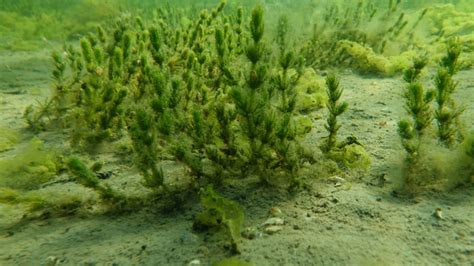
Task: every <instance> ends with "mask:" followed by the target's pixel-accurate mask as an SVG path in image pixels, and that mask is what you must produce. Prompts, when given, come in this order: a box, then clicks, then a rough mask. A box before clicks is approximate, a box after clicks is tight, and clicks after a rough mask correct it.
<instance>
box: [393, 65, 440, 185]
mask: <svg viewBox="0 0 474 266" xmlns="http://www.w3.org/2000/svg"><path fill="white" fill-rule="evenodd" d="M426 64H427V58H426V57H420V58H418V59H417V60H416V61H415V62H414V63H413V66H412V67H411V68H408V69H406V70H405V72H404V76H403V78H404V80H405V81H406V82H407V83H408V85H407V86H406V88H405V91H404V94H403V96H404V98H405V110H406V111H407V113H408V114H409V115H410V116H411V119H410V120H408V119H402V120H401V121H400V122H399V123H398V134H399V136H400V137H401V140H402V145H403V148H404V149H405V151H406V152H407V154H408V156H407V158H406V166H405V167H406V173H405V178H406V179H405V184H406V185H407V187H412V186H414V182H415V180H414V178H415V175H416V174H417V172H418V171H420V169H419V165H418V164H419V156H420V145H421V143H422V141H423V140H422V138H423V137H424V133H425V130H426V129H427V128H428V127H429V126H430V125H431V122H432V119H433V115H432V109H431V102H432V101H433V99H434V97H435V92H434V91H433V90H425V88H424V86H423V85H422V83H421V82H420V75H421V72H422V70H423V69H424V67H425V66H426Z"/></svg>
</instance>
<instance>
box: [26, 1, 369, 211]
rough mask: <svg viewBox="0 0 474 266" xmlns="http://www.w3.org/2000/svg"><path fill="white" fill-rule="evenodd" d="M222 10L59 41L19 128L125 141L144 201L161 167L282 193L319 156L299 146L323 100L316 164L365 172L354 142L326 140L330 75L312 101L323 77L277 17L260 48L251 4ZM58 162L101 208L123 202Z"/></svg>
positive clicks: (142, 21)
mask: <svg viewBox="0 0 474 266" xmlns="http://www.w3.org/2000/svg"><path fill="white" fill-rule="evenodd" d="M225 6H226V2H225V1H222V2H220V3H219V4H218V5H217V6H215V7H213V8H212V9H210V10H203V11H201V12H200V13H198V15H197V16H196V17H195V19H179V20H178V19H176V17H177V16H178V15H179V14H181V13H179V12H180V11H178V10H175V9H172V8H171V9H169V10H164V9H159V11H158V12H156V14H155V15H154V17H153V18H152V19H151V20H148V19H147V18H145V17H138V16H137V17H132V16H130V15H129V14H128V15H127V14H125V15H123V16H121V17H119V18H118V19H117V20H116V21H115V22H114V23H112V24H109V25H104V26H100V27H97V29H96V31H95V33H91V34H89V35H87V36H86V37H83V38H82V39H81V40H80V41H79V46H78V47H75V46H72V45H68V46H65V47H64V51H63V52H57V53H54V54H53V56H52V59H53V62H54V69H53V78H54V79H53V94H52V96H51V97H50V98H49V99H48V100H47V101H46V103H45V104H43V105H39V106H36V107H30V108H29V109H28V110H27V112H26V114H25V117H26V119H27V121H28V122H29V124H30V126H31V128H33V129H36V130H60V131H61V132H63V133H65V135H66V136H68V137H69V140H70V144H71V145H72V147H73V148H74V149H75V150H76V151H87V152H93V153H97V152H100V149H99V148H100V147H107V148H108V149H111V150H114V149H118V148H117V147H116V144H115V143H116V141H118V140H121V143H129V146H130V147H127V151H133V160H128V161H129V162H133V163H134V166H135V167H136V169H137V170H138V172H139V173H140V174H141V175H142V176H143V181H144V182H143V185H144V186H145V187H147V188H150V189H151V190H152V193H151V194H153V195H154V197H162V196H163V197H166V195H170V194H173V193H174V192H173V191H175V190H176V189H175V187H174V185H176V184H173V183H174V182H173V181H172V177H168V176H166V175H168V173H169V171H165V170H166V169H164V168H163V166H164V165H165V164H166V161H173V162H174V163H176V164H177V165H180V166H183V168H184V169H185V172H186V173H187V174H188V175H187V176H186V177H187V179H186V180H187V181H186V182H188V184H180V185H183V186H184V187H186V188H188V189H194V190H197V189H199V188H202V187H206V186H207V185H208V184H213V185H214V186H216V187H219V186H222V184H223V183H224V181H225V180H231V179H237V178H255V179H256V180H258V181H260V183H261V184H264V185H267V186H269V185H278V186H283V187H286V188H288V189H292V188H298V187H299V185H300V184H301V182H302V179H301V176H302V174H301V171H300V170H302V168H303V165H304V163H305V162H315V161H317V160H319V159H321V160H325V159H326V158H315V155H314V154H313V152H312V151H311V150H310V148H307V147H305V146H304V145H303V144H302V142H303V140H304V138H305V136H306V135H307V134H308V133H309V132H310V131H311V130H312V128H313V121H312V120H311V118H310V117H311V116H310V115H309V112H311V111H313V110H316V109H318V108H320V107H322V106H324V105H325V103H326V101H329V102H328V107H329V110H330V118H329V119H328V125H327V128H328V130H329V133H330V136H329V138H328V139H327V141H326V142H325V144H324V146H326V149H325V150H326V151H327V153H328V154H329V153H330V154H332V155H331V156H328V158H330V159H332V160H335V161H337V162H338V163H339V165H340V166H341V167H342V168H344V167H345V168H358V167H360V168H367V167H368V165H369V164H370V157H369V156H368V154H367V153H366V152H365V149H364V148H363V146H361V145H360V144H359V143H358V141H357V139H355V138H354V137H349V138H347V139H346V140H344V141H340V142H339V141H337V138H336V134H337V130H338V128H339V127H340V125H339V124H338V123H337V122H336V117H337V116H338V115H340V114H342V113H343V112H344V111H345V109H346V108H347V104H344V103H343V104H340V103H339V102H338V100H339V97H340V94H341V93H342V90H340V88H338V87H337V86H336V87H334V85H335V84H334V83H335V77H334V78H333V79H332V80H333V82H330V81H328V82H329V83H328V84H329V85H331V90H329V91H328V94H327V95H324V94H323V92H322V91H323V88H324V85H323V78H321V77H320V76H318V74H316V72H315V71H314V70H313V69H305V68H304V60H303V59H302V57H301V56H299V55H298V52H297V50H296V48H295V47H294V46H293V45H291V42H290V35H289V33H290V30H289V27H290V26H289V21H288V20H287V19H285V17H282V18H280V21H279V23H278V27H277V31H276V33H277V34H276V36H275V37H276V39H277V42H276V43H275V45H272V43H270V42H268V38H270V37H269V36H268V34H267V31H266V30H265V23H264V11H263V8H262V7H261V6H256V7H255V8H254V9H253V10H252V12H251V14H250V18H249V19H246V18H245V16H244V9H242V8H236V9H234V10H229V11H228V12H224V9H225ZM176 12H178V13H179V14H178V13H176ZM245 23H247V26H246V25H245ZM331 77H332V76H331ZM326 98H330V99H329V100H327V99H326ZM333 120H334V121H333ZM100 144H106V145H100ZM127 159H130V158H127ZM68 165H69V168H70V171H71V173H73V175H74V176H76V178H77V180H78V182H79V183H81V184H83V185H84V186H86V187H88V188H91V189H93V190H95V191H97V192H98V193H99V195H101V198H102V199H103V200H104V201H110V202H114V201H119V202H122V203H123V204H125V205H127V204H128V203H127V202H128V201H129V199H128V198H127V199H122V196H121V195H120V194H118V195H116V194H115V193H116V191H115V190H113V189H111V188H110V187H107V186H105V185H104V184H102V183H103V182H98V180H97V178H95V177H94V173H93V172H91V171H90V169H88V168H87V167H85V166H84V165H83V164H81V163H80V161H77V160H70V161H69V162H68ZM147 195H148V193H147ZM170 198H171V197H170ZM179 201H180V200H179V199H177V201H176V202H179ZM134 202H135V201H134V199H132V203H133V204H135V203H134ZM137 202H138V201H137ZM122 203H120V204H122Z"/></svg>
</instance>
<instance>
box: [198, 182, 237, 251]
mask: <svg viewBox="0 0 474 266" xmlns="http://www.w3.org/2000/svg"><path fill="white" fill-rule="evenodd" d="M201 204H202V206H203V207H204V209H205V210H204V211H203V212H202V213H200V214H199V215H198V216H197V217H196V221H195V223H194V228H196V229H200V228H203V227H204V228H209V227H215V226H224V227H225V228H226V230H227V232H228V234H229V237H230V239H231V244H232V251H233V252H235V253H238V252H239V251H238V244H239V242H240V230H241V227H242V224H243V222H244V212H243V210H242V207H240V205H239V204H238V203H236V202H234V201H231V200H229V199H226V198H224V197H222V196H221V195H219V194H218V193H216V192H215V191H214V190H213V189H212V187H208V188H207V189H205V190H204V189H203V190H202V191H201Z"/></svg>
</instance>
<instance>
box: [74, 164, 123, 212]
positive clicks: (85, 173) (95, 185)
mask: <svg viewBox="0 0 474 266" xmlns="http://www.w3.org/2000/svg"><path fill="white" fill-rule="evenodd" d="M67 166H68V168H69V170H70V171H71V173H72V174H73V175H74V176H75V177H76V181H77V182H78V183H79V184H81V185H83V186H85V187H87V188H91V189H93V190H95V191H97V193H99V195H100V197H101V199H102V200H104V201H105V202H108V203H119V202H121V201H123V200H124V196H123V195H121V194H119V193H118V192H117V191H115V190H113V189H112V188H111V187H110V186H108V185H107V184H102V183H101V182H100V180H99V178H98V177H97V176H96V175H95V174H94V173H93V172H92V171H91V170H90V169H89V168H87V166H86V165H85V164H84V163H83V162H82V161H81V160H80V159H79V158H76V157H73V158H70V159H69V161H68V162H67Z"/></svg>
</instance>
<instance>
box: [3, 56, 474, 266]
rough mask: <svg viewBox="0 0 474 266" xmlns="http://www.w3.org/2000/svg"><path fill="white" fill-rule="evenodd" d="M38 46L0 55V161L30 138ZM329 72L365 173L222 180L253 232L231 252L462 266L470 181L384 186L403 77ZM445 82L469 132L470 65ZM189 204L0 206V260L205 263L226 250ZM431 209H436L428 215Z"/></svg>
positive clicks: (473, 196) (333, 261)
mask: <svg viewBox="0 0 474 266" xmlns="http://www.w3.org/2000/svg"><path fill="white" fill-rule="evenodd" d="M48 54H49V50H42V51H39V52H30V53H23V52H4V53H2V55H1V59H0V62H1V63H0V73H2V74H1V83H0V93H1V94H0V95H1V105H0V108H1V118H0V128H8V129H9V130H13V131H17V132H23V134H22V135H21V138H20V139H19V140H18V141H17V142H16V144H12V146H11V147H10V148H9V149H6V150H4V151H2V152H1V153H0V158H1V159H4V158H7V157H10V156H14V155H15V152H16V151H17V150H18V149H19V148H18V147H19V146H21V145H22V144H25V143H27V142H29V141H30V139H31V138H32V134H29V133H27V132H25V126H26V123H25V122H24V120H23V119H22V115H23V112H24V109H25V108H26V107H27V106H28V105H29V104H31V103H34V102H35V101H36V100H40V99H43V97H44V96H45V95H46V94H47V93H48V87H49V83H50V79H49V73H50V68H51V63H50V61H49V60H48ZM340 77H341V83H342V85H343V87H344V88H345V91H344V95H343V98H344V100H346V101H347V102H348V103H349V104H350V106H351V107H350V109H349V111H348V113H347V114H345V115H344V117H343V121H342V122H343V128H342V130H341V135H346V134H349V133H353V134H355V135H357V136H359V138H360V140H361V141H362V142H363V143H364V145H366V146H367V147H370V148H369V149H368V150H369V152H370V154H371V155H372V158H373V165H372V167H371V170H370V171H369V172H368V173H364V174H356V175H353V176H351V177H341V178H345V179H339V178H337V177H334V178H329V179H327V180H314V181H313V182H311V185H310V187H311V189H310V190H306V191H303V192H300V193H298V194H296V195H289V194H288V193H287V192H284V191H276V189H275V191H274V190H272V189H270V190H269V189H268V188H265V189H264V188H258V187H255V186H254V184H252V183H245V184H233V185H230V186H228V188H226V190H225V192H224V194H225V195H227V196H229V197H231V198H232V199H234V200H236V201H238V202H239V203H240V204H241V205H242V206H243V208H244V211H245V222H244V227H245V228H249V227H251V228H254V230H256V233H255V238H254V239H246V238H243V240H242V243H241V245H240V251H241V255H239V258H241V259H244V260H247V261H249V262H251V263H253V264H254V265H473V262H474V208H473V207H472V206H474V190H473V189H472V188H459V189H457V190H454V191H452V192H449V193H446V192H429V191H428V192H426V193H423V194H422V195H419V196H418V197H415V198H412V199H406V198H399V197H396V195H393V193H392V190H393V189H394V184H393V182H394V181H393V180H396V177H397V176H398V175H399V171H400V167H401V165H402V158H403V149H402V147H401V144H400V140H399V136H398V134H397V130H396V127H397V121H399V119H400V117H402V116H404V109H403V105H402V102H403V101H402V96H401V89H402V88H403V86H404V82H403V81H402V80H401V78H384V79H381V78H366V77H365V78H364V77H360V76H358V75H355V74H353V73H351V72H349V71H346V72H342V73H340ZM456 79H457V80H459V82H460V84H461V85H460V88H459V90H458V91H457V92H456V95H455V96H456V99H458V100H459V101H460V102H461V103H464V104H465V106H466V111H465V113H464V114H463V118H464V120H465V121H466V122H467V124H466V127H467V128H471V129H472V128H474V124H473V123H474V121H473V120H472V117H473V115H474V105H472V104H469V103H471V102H472V99H474V71H473V70H465V71H461V72H460V73H459V74H458V75H457V77H456ZM322 124H323V121H321V120H317V122H316V125H315V127H314V128H315V129H313V132H311V137H310V139H313V138H314V139H316V138H319V137H321V136H322V135H324V130H323V126H322ZM44 137H45V139H46V140H45V144H46V145H48V146H56V147H61V145H62V143H57V142H58V139H60V138H55V137H51V136H49V137H48V136H44ZM310 141H311V140H310ZM103 159H104V160H107V161H106V162H105V165H106V167H107V169H111V170H114V171H115V172H116V174H115V175H114V176H113V177H112V178H111V179H112V181H111V182H116V183H122V184H123V183H125V182H133V180H134V179H136V178H137V177H136V176H133V172H131V171H129V170H128V169H123V167H122V168H121V166H120V165H116V164H115V161H116V160H114V158H113V156H108V157H107V156H105V157H104V158H103ZM130 173H132V174H130ZM47 189H49V190H53V191H63V192H66V193H67V191H77V190H78V189H80V188H78V187H77V185H76V184H74V183H72V182H64V183H58V184H53V185H51V186H48V187H45V188H43V189H42V190H47ZM84 193H85V194H91V193H90V192H88V191H85V192H84ZM195 201H196V199H188V200H187V201H186V202H185V203H184V205H183V206H182V208H181V209H180V210H166V211H162V210H160V211H158V210H155V209H153V208H147V209H143V210H140V211H137V212H131V213H130V214H121V215H104V214H97V215H94V214H93V213H94V212H93V211H91V212H89V213H84V214H76V215H74V216H66V217H50V215H48V213H42V216H41V217H36V218H34V219H31V220H29V219H21V217H16V216H15V215H12V213H5V211H6V210H7V206H6V205H1V204H0V225H1V228H0V230H1V231H0V264H1V265H187V264H188V263H190V262H192V263H194V264H191V265H197V264H196V263H197V261H199V262H200V263H201V265H209V264H211V263H213V262H216V261H219V260H220V259H223V258H224V257H226V256H227V255H228V252H227V251H226V246H227V242H226V240H225V239H222V238H221V237H219V234H215V233H213V232H208V233H197V232H194V231H193V230H192V225H193V221H194V216H195V215H196V214H197V213H198V212H199V206H198V205H197V204H195V203H194V202H195ZM8 209H9V210H10V211H11V208H8ZM276 209H279V210H281V213H279V212H278V211H275V210H276ZM437 209H440V210H441V214H442V216H441V217H437V216H436V215H434V213H435V211H436V210H437ZM271 210H273V212H272V211H271ZM17 211H18V212H19V214H20V215H21V214H22V212H21V210H17ZM272 213H273V214H274V215H277V216H278V217H280V218H281V219H283V221H284V225H281V228H280V229H281V231H278V230H277V231H278V232H275V233H273V234H268V233H265V232H264V228H263V226H262V224H263V223H264V222H265V221H266V220H267V219H268V218H271V217H272ZM15 217H16V219H17V220H12V219H14V218H15ZM7 218H8V219H7ZM18 221H21V222H18Z"/></svg>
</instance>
